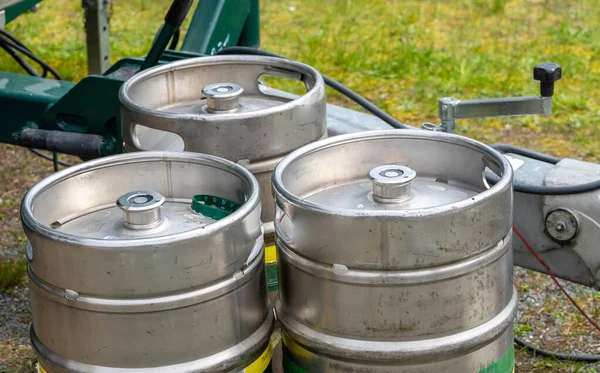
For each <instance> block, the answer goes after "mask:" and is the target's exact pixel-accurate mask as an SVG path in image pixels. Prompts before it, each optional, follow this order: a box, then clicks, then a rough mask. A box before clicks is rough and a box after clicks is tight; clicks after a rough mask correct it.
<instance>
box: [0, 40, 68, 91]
mask: <svg viewBox="0 0 600 373" xmlns="http://www.w3.org/2000/svg"><path fill="white" fill-rule="evenodd" d="M0 39H3V40H2V43H4V44H5V45H8V46H9V47H11V48H13V50H16V51H18V52H20V53H21V54H24V55H25V56H27V57H29V58H30V59H32V60H33V61H35V62H36V63H37V64H38V65H40V67H42V69H44V71H48V72H50V73H51V74H52V75H53V76H54V77H55V78H56V79H57V80H62V78H61V77H60V75H59V74H58V72H57V71H56V70H54V69H53V68H52V67H50V65H48V64H47V63H45V62H44V61H42V60H41V59H40V58H39V57H38V56H36V55H35V54H34V53H33V52H32V51H31V50H29V48H27V47H25V46H23V45H22V43H20V44H21V45H19V44H18V43H15V42H13V41H12V40H9V38H8V37H6V36H5V33H2V34H0ZM42 76H43V75H42Z"/></svg>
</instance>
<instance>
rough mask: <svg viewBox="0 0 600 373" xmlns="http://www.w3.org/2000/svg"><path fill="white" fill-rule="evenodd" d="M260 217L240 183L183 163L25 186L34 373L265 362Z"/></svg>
mask: <svg viewBox="0 0 600 373" xmlns="http://www.w3.org/2000/svg"><path fill="white" fill-rule="evenodd" d="M260 209H261V207H260V197H259V186H258V183H257V181H256V179H255V178H254V177H253V175H252V174H251V173H250V172H249V171H247V170H246V169H244V168H243V167H241V166H238V165H236V164H234V163H232V162H230V161H226V160H224V159H220V158H217V157H214V156H208V155H202V154H194V153H185V152H181V153H169V152H139V153H131V154H122V155H117V156H112V157H106V158H102V159H99V160H95V161H91V162H86V163H83V164H81V165H78V166H73V167H70V168H68V169H65V170H63V171H61V172H58V173H55V174H53V175H51V176H49V177H48V178H46V179H44V180H42V181H41V182H39V183H38V184H36V185H35V186H33V187H32V188H31V190H30V191H29V192H28V193H27V194H26V195H25V197H24V199H23V202H22V205H21V214H22V221H23V227H24V230H25V233H26V234H27V237H28V239H29V241H28V244H27V246H28V250H27V258H28V275H29V286H30V290H31V305H32V313H33V326H32V330H31V338H32V344H33V347H34V350H35V352H36V354H37V356H38V358H39V360H40V363H41V366H42V367H43V368H44V370H45V371H47V372H48V373H54V372H97V371H110V372H112V371H119V372H129V371H135V372H172V373H179V372H182V373H183V372H207V373H208V372H227V373H230V372H240V371H244V368H247V367H248V366H249V365H251V364H254V363H253V362H256V361H257V359H258V360H261V359H259V357H261V358H264V356H263V353H264V352H265V351H267V350H269V349H268V348H267V346H268V342H269V338H270V334H271V331H272V328H273V314H272V311H271V308H270V307H269V305H268V301H267V294H266V284H265V274H264V261H263V259H262V255H263V252H264V251H263V250H264V241H263V234H262V233H263V232H262V227H261V222H260ZM264 360H265V359H262V360H261V361H264ZM261 364H262V362H261ZM259 365H260V364H259ZM267 365H268V361H267ZM252 366H253V367H256V364H255V365H252ZM264 369H266V368H263V369H262V370H252V372H262V371H264Z"/></svg>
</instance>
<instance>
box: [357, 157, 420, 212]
mask: <svg viewBox="0 0 600 373" xmlns="http://www.w3.org/2000/svg"><path fill="white" fill-rule="evenodd" d="M416 176H417V173H416V172H415V171H414V170H413V169H411V168H408V167H406V166H399V165H394V164H388V165H383V166H379V167H375V168H374V169H372V170H371V171H369V173H368V175H367V177H368V178H369V179H370V180H371V181H372V182H373V200H375V201H376V202H380V203H399V202H403V201H406V200H407V199H409V198H410V183H411V181H413V180H414V178H415V177H416Z"/></svg>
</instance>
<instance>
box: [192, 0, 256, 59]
mask: <svg viewBox="0 0 600 373" xmlns="http://www.w3.org/2000/svg"><path fill="white" fill-rule="evenodd" d="M259 10H260V9H259V0H202V1H200V2H199V3H198V6H197V7H196V11H195V12H194V18H193V19H192V22H191V24H190V28H189V30H188V31H187V34H186V36H185V39H184V40H183V45H182V47H181V50H183V51H188V52H195V53H199V54H204V55H213V54H215V53H216V52H218V51H220V50H222V49H223V48H225V47H229V46H247V47H258V46H259V45H260V12H259Z"/></svg>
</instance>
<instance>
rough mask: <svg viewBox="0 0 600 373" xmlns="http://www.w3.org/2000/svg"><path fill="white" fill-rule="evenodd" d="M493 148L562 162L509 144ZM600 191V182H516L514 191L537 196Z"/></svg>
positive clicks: (552, 162) (497, 145) (495, 180)
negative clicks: (571, 183) (551, 184)
mask: <svg viewBox="0 0 600 373" xmlns="http://www.w3.org/2000/svg"><path fill="white" fill-rule="evenodd" d="M490 146H491V147H492V148H494V149H496V150H498V151H499V152H501V153H513V154H517V155H522V156H524V157H528V158H532V159H536V160H538V161H542V162H546V163H550V164H554V165H555V164H557V163H558V162H560V161H561V158H557V157H553V156H550V155H547V154H543V153H538V152H536V151H533V150H529V149H525V148H520V147H518V146H514V145H508V144H494V145H490ZM498 180H499V178H498V177H497V176H496V177H492V178H488V181H489V182H490V183H492V184H495V183H496V182H498ZM598 189H600V180H596V181H592V182H589V183H585V184H579V185H572V186H552V187H548V186H536V185H523V184H519V183H517V182H516V181H515V182H514V183H513V190H514V191H515V192H519V193H524V194H537V195H540V196H564V195H568V194H579V193H589V192H593V191H595V190H598Z"/></svg>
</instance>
